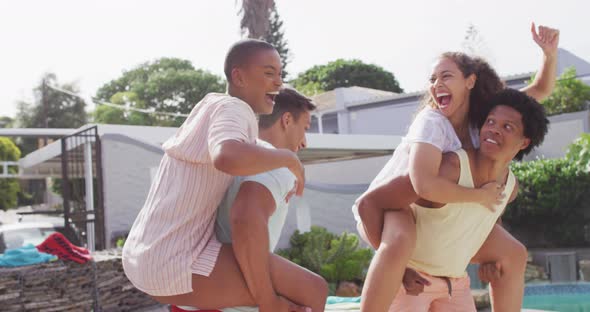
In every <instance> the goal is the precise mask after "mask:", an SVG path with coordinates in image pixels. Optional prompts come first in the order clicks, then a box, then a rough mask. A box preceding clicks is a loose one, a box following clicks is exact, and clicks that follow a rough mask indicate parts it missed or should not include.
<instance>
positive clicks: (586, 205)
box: [503, 158, 590, 247]
mask: <svg viewBox="0 0 590 312" xmlns="http://www.w3.org/2000/svg"><path fill="white" fill-rule="evenodd" d="M512 170H513V172H514V174H515V176H516V177H517V179H518V181H519V185H520V189H519V194H518V196H517V197H516V199H515V200H514V202H512V203H511V204H510V205H509V206H508V207H507V209H506V212H505V213H504V216H503V220H504V221H505V222H506V223H507V224H508V225H510V226H511V227H512V228H519V229H522V228H526V229H527V230H530V231H532V232H533V233H538V234H539V235H542V236H543V237H544V240H546V241H547V242H546V244H547V246H529V247H557V246H560V247H561V246H579V245H582V244H584V243H585V238H584V226H586V225H587V224H588V223H589V222H590V218H589V217H590V215H589V214H588V212H590V192H589V191H588V190H590V174H589V173H587V172H584V171H583V170H580V168H579V167H578V166H577V165H576V164H575V163H573V162H570V161H569V160H568V159H566V158H561V159H541V160H536V161H530V162H519V163H513V164H512ZM586 243H587V242H586Z"/></svg>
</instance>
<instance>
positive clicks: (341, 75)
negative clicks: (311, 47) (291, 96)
mask: <svg viewBox="0 0 590 312" xmlns="http://www.w3.org/2000/svg"><path fill="white" fill-rule="evenodd" d="M291 83H292V84H293V86H294V87H295V88H297V89H298V90H300V91H302V92H304V93H305V94H307V95H313V94H316V93H320V92H325V91H330V90H333V89H335V88H338V87H351V86H359V87H367V88H373V89H378V90H385V91H392V92H398V93H401V92H403V89H402V88H401V87H400V86H399V83H398V81H397V80H396V79H395V76H394V75H393V73H391V72H388V71H386V70H385V69H383V68H382V67H380V66H377V65H373V64H365V63H363V62H361V61H360V60H343V59H339V60H336V61H334V62H330V63H328V64H326V65H316V66H314V67H312V68H310V69H308V70H307V71H305V72H303V73H301V74H300V75H299V76H298V77H297V78H296V79H294V80H293V81H292V82H291Z"/></svg>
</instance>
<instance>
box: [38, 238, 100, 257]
mask: <svg viewBox="0 0 590 312" xmlns="http://www.w3.org/2000/svg"><path fill="white" fill-rule="evenodd" d="M37 250H39V251H41V252H45V253H48V254H52V255H54V256H57V257H58V258H60V259H62V260H69V261H74V262H77V263H86V262H88V260H90V259H92V256H90V252H88V249H86V248H82V247H78V246H76V245H74V244H72V243H70V241H69V240H68V239H67V238H66V237H65V236H63V234H61V233H59V232H55V233H53V234H51V235H49V237H47V238H46V239H45V241H44V242H43V243H41V244H40V245H38V246H37Z"/></svg>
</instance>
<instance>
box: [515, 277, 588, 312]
mask: <svg viewBox="0 0 590 312" xmlns="http://www.w3.org/2000/svg"><path fill="white" fill-rule="evenodd" d="M523 308H527V309H540V310H549V311H559V312H590V283H575V284H538V285H535V284H532V285H526V288H525V291H524V301H523Z"/></svg>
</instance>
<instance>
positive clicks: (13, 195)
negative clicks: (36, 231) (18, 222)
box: [0, 137, 20, 210]
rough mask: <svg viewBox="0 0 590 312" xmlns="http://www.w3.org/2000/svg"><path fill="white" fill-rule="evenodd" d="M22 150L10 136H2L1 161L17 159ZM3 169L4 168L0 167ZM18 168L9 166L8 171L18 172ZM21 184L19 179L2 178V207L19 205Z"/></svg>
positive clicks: (0, 182) (0, 206) (0, 180)
mask: <svg viewBox="0 0 590 312" xmlns="http://www.w3.org/2000/svg"><path fill="white" fill-rule="evenodd" d="M19 158H20V150H19V149H18V147H17V146H16V145H15V144H14V142H12V140H10V139H8V138H3V137H0V161H17V160H18V159H19ZM0 170H2V168H0ZM17 172H18V171H17V168H15V167H12V166H9V167H8V173H17ZM19 192H20V185H19V184H18V180H17V179H13V178H0V209H2V210H7V209H10V208H14V207H16V206H17V200H18V193H19Z"/></svg>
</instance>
